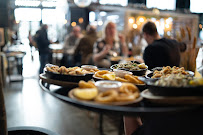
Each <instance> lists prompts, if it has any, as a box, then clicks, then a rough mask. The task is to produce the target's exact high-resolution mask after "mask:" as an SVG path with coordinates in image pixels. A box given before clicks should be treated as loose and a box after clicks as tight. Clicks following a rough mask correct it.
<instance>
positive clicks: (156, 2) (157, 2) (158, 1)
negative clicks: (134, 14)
mask: <svg viewBox="0 0 203 135" xmlns="http://www.w3.org/2000/svg"><path fill="white" fill-rule="evenodd" d="M146 6H147V8H158V9H162V10H166V9H167V10H175V7H176V0H170V1H165V0H147V2H146Z"/></svg>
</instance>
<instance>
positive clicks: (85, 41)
mask: <svg viewBox="0 0 203 135" xmlns="http://www.w3.org/2000/svg"><path fill="white" fill-rule="evenodd" d="M97 38H98V37H97V33H96V27H95V26H93V25H88V26H87V32H86V35H85V36H84V37H83V38H82V39H81V40H80V42H79V44H78V46H77V47H76V49H75V53H74V55H75V56H78V54H79V55H81V64H83V65H84V64H89V61H91V60H90V58H91V56H92V53H93V45H94V43H95V42H96V40H97Z"/></svg>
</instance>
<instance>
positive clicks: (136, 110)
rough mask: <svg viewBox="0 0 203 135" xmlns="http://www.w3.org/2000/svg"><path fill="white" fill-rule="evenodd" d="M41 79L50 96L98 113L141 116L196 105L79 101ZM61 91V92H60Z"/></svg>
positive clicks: (176, 110)
mask: <svg viewBox="0 0 203 135" xmlns="http://www.w3.org/2000/svg"><path fill="white" fill-rule="evenodd" d="M45 85H46V84H45V83H44V82H43V80H42V79H41V80H40V86H41V87H42V89H43V90H44V91H46V92H48V93H49V94H51V95H52V96H54V97H56V98H58V99H60V100H62V101H63V102H65V103H68V104H71V105H73V106H76V107H78V108H81V109H87V110H89V111H94V112H98V113H104V114H107V113H111V114H116V115H125V116H143V115H149V114H150V115H152V114H154V115H164V114H169V113H178V112H183V111H185V112H186V111H191V110H193V109H196V108H197V106H173V107H171V106H167V107H145V106H142V105H137V106H115V105H105V104H89V103H86V102H81V101H78V100H74V99H71V98H70V97H68V96H67V95H68V92H69V91H70V90H68V89H60V91H62V92H58V91H59V90H57V89H54V90H52V89H50V88H49V89H48V88H46V87H45ZM61 93H62V94H61Z"/></svg>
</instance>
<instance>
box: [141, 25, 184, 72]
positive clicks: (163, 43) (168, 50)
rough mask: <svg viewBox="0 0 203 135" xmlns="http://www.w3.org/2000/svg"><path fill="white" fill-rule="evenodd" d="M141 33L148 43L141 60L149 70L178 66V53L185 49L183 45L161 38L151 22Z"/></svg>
mask: <svg viewBox="0 0 203 135" xmlns="http://www.w3.org/2000/svg"><path fill="white" fill-rule="evenodd" d="M142 31H143V36H144V38H145V40H146V41H147V43H148V46H147V47H146V48H145V50H144V54H143V59H144V62H145V64H146V65H147V66H148V68H149V69H152V68H155V67H163V66H179V64H180V51H184V50H185V49H186V48H185V47H186V46H185V45H184V44H183V43H179V42H177V41H176V40H172V39H167V38H161V37H160V36H159V34H158V32H157V28H156V25H155V24H154V23H153V22H147V23H146V24H145V25H144V26H143V30H142Z"/></svg>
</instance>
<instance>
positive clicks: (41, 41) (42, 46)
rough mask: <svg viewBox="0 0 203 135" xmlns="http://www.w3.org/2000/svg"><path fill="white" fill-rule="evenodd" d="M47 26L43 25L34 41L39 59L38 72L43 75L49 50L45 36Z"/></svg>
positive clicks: (48, 42)
mask: <svg viewBox="0 0 203 135" xmlns="http://www.w3.org/2000/svg"><path fill="white" fill-rule="evenodd" d="M47 30H48V25H46V24H43V25H42V26H41V28H40V29H39V30H38V31H37V32H36V34H35V41H36V43H37V48H38V51H39V59H40V70H39V73H40V74H41V73H43V69H44V67H45V65H46V64H47V63H48V62H49V56H50V50H49V44H50V43H51V41H49V39H48V36H47Z"/></svg>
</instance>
